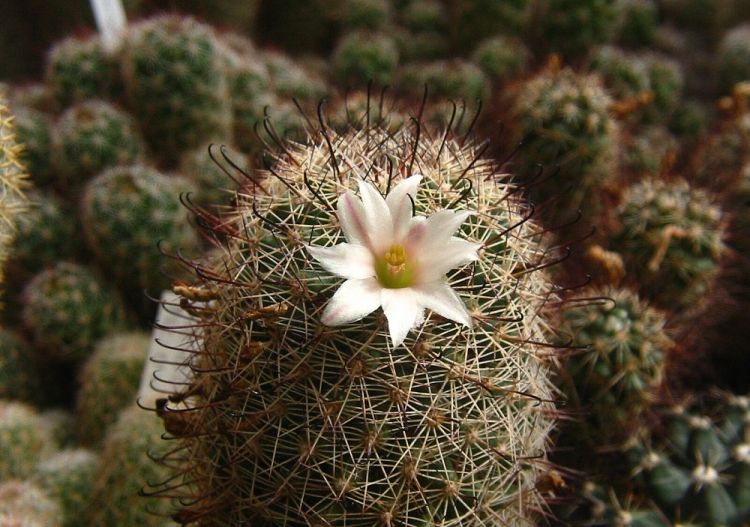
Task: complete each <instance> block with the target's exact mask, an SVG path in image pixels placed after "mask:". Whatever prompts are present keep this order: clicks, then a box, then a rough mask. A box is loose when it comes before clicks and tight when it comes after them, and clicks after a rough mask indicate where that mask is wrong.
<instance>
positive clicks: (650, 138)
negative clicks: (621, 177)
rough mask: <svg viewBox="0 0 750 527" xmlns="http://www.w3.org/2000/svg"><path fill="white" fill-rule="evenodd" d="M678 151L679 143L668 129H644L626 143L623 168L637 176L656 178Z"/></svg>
mask: <svg viewBox="0 0 750 527" xmlns="http://www.w3.org/2000/svg"><path fill="white" fill-rule="evenodd" d="M678 149H679V142H678V141H677V139H676V138H675V137H674V136H673V135H672V134H670V133H669V131H668V130H667V129H666V128H664V127H661V126H649V127H646V128H642V129H640V130H639V131H638V133H637V134H636V135H633V136H630V137H628V138H627V139H626V140H625V141H624V145H623V151H622V167H623V169H624V170H627V171H629V172H631V173H634V174H637V175H651V176H656V175H658V174H659V173H661V171H662V169H663V168H664V167H665V166H666V165H665V162H667V161H669V159H670V158H671V157H672V156H674V155H675V154H676V153H677V152H678Z"/></svg>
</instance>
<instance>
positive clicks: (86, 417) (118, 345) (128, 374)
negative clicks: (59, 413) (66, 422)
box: [76, 333, 151, 445]
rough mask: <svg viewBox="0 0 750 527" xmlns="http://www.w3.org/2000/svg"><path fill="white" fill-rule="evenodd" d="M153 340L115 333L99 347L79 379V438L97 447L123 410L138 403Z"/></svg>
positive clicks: (77, 418) (102, 341)
mask: <svg viewBox="0 0 750 527" xmlns="http://www.w3.org/2000/svg"><path fill="white" fill-rule="evenodd" d="M150 342H151V340H150V338H149V337H148V335H146V334H143V333H116V334H113V335H110V336H108V337H105V338H104V339H102V340H101V341H100V342H98V343H97V345H96V347H95V348H94V353H93V354H92V355H91V357H89V358H88V360H87V361H86V363H85V364H84V365H83V368H82V369H81V373H80V375H79V382H80V389H79V390H78V396H77V402H76V435H77V436H78V439H79V441H80V442H81V443H83V444H86V445H96V444H97V443H98V442H99V441H100V440H101V439H102V437H104V433H105V431H106V429H107V427H108V426H109V425H110V424H111V423H113V422H114V421H115V420H116V419H117V415H118V414H119V413H120V411H122V410H123V409H124V408H126V407H128V406H130V405H132V404H133V403H134V402H135V397H136V393H137V391H138V386H139V384H140V381H141V374H142V372H143V365H144V363H145V362H146V357H147V355H148V347H149V344H150Z"/></svg>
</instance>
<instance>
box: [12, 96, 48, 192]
mask: <svg viewBox="0 0 750 527" xmlns="http://www.w3.org/2000/svg"><path fill="white" fill-rule="evenodd" d="M13 113H14V115H15V120H14V122H15V125H16V135H17V137H18V141H19V142H20V143H22V144H23V145H24V148H23V151H22V152H21V156H20V158H21V162H23V164H24V166H26V168H27V169H28V171H29V175H30V176H31V180H32V181H33V182H34V184H35V185H36V186H38V187H49V186H51V185H52V183H53V182H54V172H53V167H52V135H51V128H52V124H51V120H50V118H49V117H48V116H47V115H46V114H44V113H42V112H40V111H39V110H35V109H33V108H30V107H26V106H20V105H14V106H13Z"/></svg>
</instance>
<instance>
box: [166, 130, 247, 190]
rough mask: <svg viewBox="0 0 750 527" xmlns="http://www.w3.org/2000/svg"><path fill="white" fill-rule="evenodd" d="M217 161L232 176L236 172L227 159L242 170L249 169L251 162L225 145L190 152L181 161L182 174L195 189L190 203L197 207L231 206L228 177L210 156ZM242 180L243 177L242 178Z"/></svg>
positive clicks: (200, 148)
mask: <svg viewBox="0 0 750 527" xmlns="http://www.w3.org/2000/svg"><path fill="white" fill-rule="evenodd" d="M209 149H210V150H211V153H212V154H213V155H214V157H215V158H216V160H217V161H218V162H219V163H221V164H222V166H224V167H225V169H226V170H227V171H229V173H230V174H231V173H233V172H235V170H234V169H233V168H232V166H231V165H230V164H229V163H228V162H227V161H226V160H225V159H224V156H225V155H226V157H228V158H229V159H230V160H231V161H232V163H234V164H235V165H237V166H238V167H240V168H241V169H243V170H249V169H250V159H249V158H248V157H247V156H246V155H244V154H242V153H240V152H238V151H237V150H236V149H234V148H230V147H225V146H224V145H214V146H211V145H210V144H206V145H203V146H201V147H199V148H196V149H195V150H193V151H191V152H187V153H185V155H183V156H182V158H181V159H180V166H179V172H180V175H181V176H183V177H185V178H186V179H187V180H188V181H189V182H190V186H191V187H192V190H191V192H192V193H191V200H192V201H193V202H194V203H197V204H198V205H208V204H212V205H223V204H227V203H229V201H230V200H231V198H232V193H233V191H234V190H236V189H233V188H230V183H232V182H231V180H229V179H228V178H227V175H226V173H225V172H224V171H223V170H222V169H221V168H220V167H219V166H217V164H216V161H214V160H213V159H212V158H211V153H209ZM240 177H242V176H240Z"/></svg>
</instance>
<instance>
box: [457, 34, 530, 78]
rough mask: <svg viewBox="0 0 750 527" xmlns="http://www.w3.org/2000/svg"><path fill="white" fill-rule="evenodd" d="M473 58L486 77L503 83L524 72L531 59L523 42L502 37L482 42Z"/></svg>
mask: <svg viewBox="0 0 750 527" xmlns="http://www.w3.org/2000/svg"><path fill="white" fill-rule="evenodd" d="M471 57H472V62H474V64H476V65H477V66H479V67H480V68H481V69H482V71H483V72H484V74H485V75H487V76H488V77H489V78H491V79H493V80H497V81H501V82H502V81H506V80H509V79H512V78H514V77H515V76H516V75H518V74H519V73H521V72H523V71H524V70H525V69H526V66H527V64H528V62H529V61H530V59H531V55H530V52H529V50H528V49H526V46H524V44H523V42H521V41H520V40H518V39H513V38H508V37H504V36H502V35H500V36H495V37H490V38H488V39H486V40H483V41H482V42H480V43H479V45H478V46H477V48H476V49H475V50H474V52H473V53H472V56H471Z"/></svg>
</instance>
